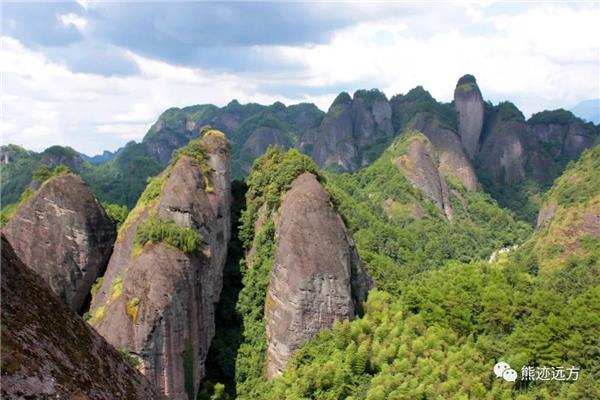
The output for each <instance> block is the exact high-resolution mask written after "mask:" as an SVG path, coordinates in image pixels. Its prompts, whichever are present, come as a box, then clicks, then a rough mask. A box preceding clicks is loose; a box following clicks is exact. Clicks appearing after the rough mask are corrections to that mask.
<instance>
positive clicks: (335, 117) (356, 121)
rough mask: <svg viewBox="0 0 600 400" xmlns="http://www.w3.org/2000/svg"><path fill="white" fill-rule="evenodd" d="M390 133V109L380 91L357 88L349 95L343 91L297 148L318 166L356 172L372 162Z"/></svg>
mask: <svg viewBox="0 0 600 400" xmlns="http://www.w3.org/2000/svg"><path fill="white" fill-rule="evenodd" d="M393 134H394V129H393V126H392V109H391V107H390V104H389V102H388V100H387V98H386V97H385V95H384V94H383V93H381V92H379V91H378V90H370V91H366V90H359V91H357V92H356V93H354V97H353V98H351V97H350V96H349V95H348V94H347V93H345V92H343V93H341V94H340V95H339V96H338V97H337V98H336V99H335V101H334V102H333V104H332V105H331V107H330V108H329V111H328V112H327V114H326V115H325V117H324V118H323V121H322V122H321V124H320V125H319V126H318V127H316V128H314V129H310V130H308V131H307V132H306V133H305V134H304V135H303V136H302V138H301V139H300V142H299V146H298V147H299V149H300V151H302V152H303V153H305V154H307V155H309V156H310V157H311V158H312V159H313V160H315V161H316V163H317V164H319V165H320V166H321V167H325V168H331V169H334V170H340V171H356V170H357V169H359V168H360V167H362V166H365V165H368V164H369V163H371V162H372V161H374V159H375V158H377V156H378V155H379V154H378V152H377V150H378V148H380V149H381V150H382V149H383V148H384V147H385V145H386V144H388V143H389V139H390V138H391V137H392V136H393ZM373 150H374V151H373Z"/></svg>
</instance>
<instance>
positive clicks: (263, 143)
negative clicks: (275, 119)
mask: <svg viewBox="0 0 600 400" xmlns="http://www.w3.org/2000/svg"><path fill="white" fill-rule="evenodd" d="M272 145H276V146H280V147H283V148H286V149H287V148H290V147H292V146H293V143H292V141H291V140H290V139H289V138H288V137H287V136H286V135H285V134H284V133H283V132H281V130H279V129H277V128H270V127H266V126H263V127H260V128H258V129H256V130H255V131H254V132H253V133H252V135H250V137H249V138H248V140H246V142H245V143H244V146H243V147H242V153H244V155H248V156H249V157H247V158H248V161H247V163H245V164H244V165H243V166H242V168H243V169H244V170H245V171H250V168H251V167H252V161H253V160H255V159H257V158H258V157H260V156H261V155H263V154H264V153H265V152H266V151H267V149H268V148H269V146H272Z"/></svg>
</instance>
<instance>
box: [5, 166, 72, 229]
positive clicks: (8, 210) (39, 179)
mask: <svg viewBox="0 0 600 400" xmlns="http://www.w3.org/2000/svg"><path fill="white" fill-rule="evenodd" d="M69 173H71V171H70V170H69V168H68V167H67V166H65V165H59V166H57V167H56V168H54V169H52V170H50V169H48V167H47V166H46V165H45V164H40V165H39V166H38V167H37V168H36V170H35V171H34V172H33V177H32V180H33V181H34V182H35V183H37V184H39V185H43V184H45V183H46V182H48V181H49V180H50V179H52V178H54V177H57V176H61V175H65V174H69ZM35 192H36V191H35V190H33V189H32V188H27V189H25V191H23V193H21V196H20V197H19V200H18V201H17V202H16V203H13V204H8V205H6V206H4V207H3V208H2V210H0V227H2V226H4V225H5V224H6V223H7V222H8V220H9V219H10V218H11V217H12V216H13V215H14V214H15V213H16V212H17V211H18V210H19V209H20V208H21V207H22V206H23V205H24V204H25V203H27V201H29V199H30V198H31V197H32V196H33V195H34V193H35Z"/></svg>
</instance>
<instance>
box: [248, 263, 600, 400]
mask: <svg viewBox="0 0 600 400" xmlns="http://www.w3.org/2000/svg"><path fill="white" fill-rule="evenodd" d="M559 279H560V278H559V277H558V276H549V277H544V278H541V277H540V278H536V277H535V276H532V275H530V274H528V273H527V272H524V271H523V270H521V269H520V267H519V266H518V265H513V266H512V267H511V268H510V269H505V270H502V269H499V268H496V267H494V266H489V265H487V264H486V263H474V264H466V265H465V264H451V265H448V266H446V267H444V268H442V269H440V270H433V271H430V272H427V273H424V274H422V275H420V276H418V277H416V279H414V281H413V285H412V287H411V289H410V290H407V291H406V292H404V293H402V294H401V295H399V296H393V295H391V294H388V293H385V292H381V291H374V292H371V294H370V296H369V299H368V301H367V303H366V305H365V310H366V313H365V315H364V317H363V318H359V319H356V320H354V321H352V322H343V323H338V324H336V325H335V326H334V328H333V329H332V330H327V331H324V332H322V333H321V334H320V335H319V337H318V338H317V339H316V340H314V341H313V342H311V343H310V344H307V345H306V346H304V347H303V348H302V349H301V350H300V351H298V352H297V353H296V355H295V357H294V359H293V361H292V362H291V363H290V367H289V368H288V370H287V371H286V373H285V374H284V375H283V376H282V377H280V378H278V379H275V380H274V381H273V382H272V383H271V384H270V386H269V387H268V388H264V389H263V396H261V397H257V398H262V399H283V398H285V399H296V398H298V399H300V398H312V399H340V398H346V399H350V398H351V399H382V400H383V399H417V398H419V399H420V398H445V399H446V398H477V399H514V398H517V399H523V400H525V399H553V398H564V399H579V398H597V397H598V395H599V394H600V393H599V390H598V387H597V384H596V383H597V379H598V373H600V362H599V361H598V359H597V358H596V357H589V356H586V354H592V353H593V352H594V348H595V344H594V340H593V339H591V338H593V337H595V333H594V332H597V331H598V329H600V308H599V305H600V290H599V288H598V287H596V288H593V287H591V286H589V285H588V284H587V282H585V281H581V282H579V283H580V284H583V285H585V286H586V287H587V289H584V290H582V292H581V293H580V294H579V295H575V296H570V297H569V296H567V297H564V296H561V295H560V294H558V293H556V292H555V291H553V290H552V289H551V287H549V284H550V283H552V282H554V283H556V282H558V281H559ZM590 352H592V353H590ZM499 360H504V361H506V362H508V363H509V364H510V365H511V367H512V368H514V369H515V370H517V371H518V372H519V375H520V373H521V368H522V367H523V366H561V365H562V366H569V367H570V366H573V365H574V366H579V367H580V368H581V370H582V373H581V375H580V379H579V380H578V381H576V382H556V381H554V382H550V381H547V382H539V381H537V382H523V381H517V382H515V383H514V384H509V383H507V382H504V381H502V380H501V379H497V378H495V377H494V376H493V373H492V369H493V366H494V364H495V363H496V362H497V361H499Z"/></svg>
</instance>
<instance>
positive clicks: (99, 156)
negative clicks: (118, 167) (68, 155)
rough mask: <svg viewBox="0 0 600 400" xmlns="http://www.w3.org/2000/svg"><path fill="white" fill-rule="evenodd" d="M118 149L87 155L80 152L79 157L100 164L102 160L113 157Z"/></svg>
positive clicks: (108, 159)
mask: <svg viewBox="0 0 600 400" xmlns="http://www.w3.org/2000/svg"><path fill="white" fill-rule="evenodd" d="M117 152H118V150H117V151H115V152H112V151H107V150H104V151H103V152H102V154H96V155H95V156H91V157H90V156H88V155H85V154H83V153H81V158H83V159H84V160H85V161H88V162H91V163H92V164H102V163H103V162H106V161H110V160H112V159H113V158H115V155H116V154H117Z"/></svg>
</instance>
